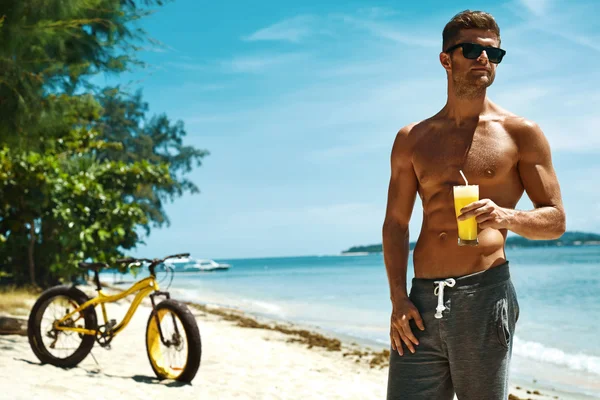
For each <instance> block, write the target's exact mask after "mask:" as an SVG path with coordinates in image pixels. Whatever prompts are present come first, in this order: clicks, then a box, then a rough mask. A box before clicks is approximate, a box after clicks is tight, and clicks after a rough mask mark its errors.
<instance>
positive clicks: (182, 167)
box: [97, 88, 209, 229]
mask: <svg viewBox="0 0 600 400" xmlns="http://www.w3.org/2000/svg"><path fill="white" fill-rule="evenodd" d="M98 99H99V101H100V104H101V105H102V107H103V109H104V112H103V115H102V118H101V119H100V122H99V124H98V126H97V128H98V131H99V132H100V135H101V136H100V137H101V138H102V139H104V140H106V141H109V142H117V143H122V144H123V148H122V149H118V150H117V149H113V148H106V149H103V150H102V151H100V152H99V153H98V159H99V160H113V161H122V162H125V163H132V162H138V161H142V160H145V161H147V162H149V163H150V164H152V165H162V164H166V165H168V166H169V172H170V175H171V177H172V180H171V181H169V182H164V184H163V185H155V186H152V187H150V186H143V187H139V188H138V189H137V190H136V191H135V192H132V193H124V195H127V196H133V198H134V199H135V201H136V202H138V203H139V204H141V205H142V207H143V209H144V210H145V212H146V215H147V216H148V219H149V221H151V222H152V223H153V225H154V226H161V225H163V224H164V223H167V224H168V222H169V220H168V217H167V215H166V213H165V210H164V207H163V206H164V203H165V202H166V201H173V200H175V199H176V198H177V197H179V196H181V195H182V194H183V193H185V192H189V193H192V194H195V193H199V189H198V187H197V186H196V184H194V182H192V181H191V180H189V179H187V178H186V174H187V173H189V172H190V171H191V170H192V169H193V168H194V167H200V166H201V165H202V159H203V158H204V157H205V156H207V155H208V154H209V152H208V151H207V150H202V149H196V148H194V147H192V146H186V145H184V144H183V138H184V137H185V135H186V131H185V129H184V125H183V122H181V121H177V122H175V123H173V122H171V120H169V118H168V117H167V115H165V114H160V115H158V116H153V117H152V118H148V117H147V116H146V113H147V112H148V103H146V102H144V101H143V100H142V94H141V91H138V92H137V93H136V94H135V95H128V94H127V93H123V92H120V91H119V89H118V88H107V89H105V90H104V91H102V93H101V94H100V95H99V96H98ZM146 228H147V229H149V228H150V227H149V226H146Z"/></svg>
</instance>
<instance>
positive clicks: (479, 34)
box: [441, 29, 500, 98]
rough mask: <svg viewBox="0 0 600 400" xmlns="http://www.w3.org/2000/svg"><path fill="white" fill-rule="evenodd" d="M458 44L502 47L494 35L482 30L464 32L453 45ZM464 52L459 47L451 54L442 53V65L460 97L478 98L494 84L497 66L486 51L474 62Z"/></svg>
mask: <svg viewBox="0 0 600 400" xmlns="http://www.w3.org/2000/svg"><path fill="white" fill-rule="evenodd" d="M458 43H476V44H480V45H482V46H492V47H499V46H500V41H499V39H498V37H497V36H496V35H495V34H494V33H492V32H490V31H487V30H482V29H464V30H462V31H461V32H460V36H459V38H458V39H457V40H456V41H455V42H454V43H452V44H451V45H454V44H458ZM462 51H463V50H462V48H460V47H459V48H457V49H455V50H453V51H452V52H451V53H450V54H446V53H442V55H441V57H442V64H443V65H444V68H445V69H446V70H447V71H448V74H449V75H448V76H449V78H450V79H452V82H453V87H454V90H455V92H456V94H457V95H458V96H459V97H467V98H468V97H477V96H479V95H481V94H482V93H484V92H485V89H486V88H487V87H488V86H490V85H491V84H492V83H493V82H494V78H495V77H496V67H497V64H494V63H491V62H490V60H489V59H488V56H487V53H486V52H485V51H483V52H482V53H481V54H480V55H479V57H478V58H477V59H474V60H470V59H467V58H465V57H464V56H463V54H462ZM444 57H448V58H447V60H446V62H444V60H443V58H444Z"/></svg>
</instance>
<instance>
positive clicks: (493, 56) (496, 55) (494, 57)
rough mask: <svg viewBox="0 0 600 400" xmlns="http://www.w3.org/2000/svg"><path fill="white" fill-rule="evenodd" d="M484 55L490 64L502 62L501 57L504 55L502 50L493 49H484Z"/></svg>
mask: <svg viewBox="0 0 600 400" xmlns="http://www.w3.org/2000/svg"><path fill="white" fill-rule="evenodd" d="M486 53H487V55H488V58H489V60H490V62H493V63H499V62H500V61H502V56H503V55H504V54H503V53H502V50H500V49H494V48H489V49H486Z"/></svg>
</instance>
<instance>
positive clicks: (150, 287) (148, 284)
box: [54, 276, 162, 336]
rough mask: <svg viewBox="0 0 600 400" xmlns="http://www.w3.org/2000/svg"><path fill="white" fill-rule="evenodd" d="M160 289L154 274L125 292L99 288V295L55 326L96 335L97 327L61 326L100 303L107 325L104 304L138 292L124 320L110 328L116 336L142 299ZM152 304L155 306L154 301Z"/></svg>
mask: <svg viewBox="0 0 600 400" xmlns="http://www.w3.org/2000/svg"><path fill="white" fill-rule="evenodd" d="M158 291H159V288H158V283H157V282H156V278H155V277H154V276H149V277H148V278H144V279H142V280H140V281H138V282H136V283H134V284H133V286H131V287H130V288H129V289H127V290H125V291H124V292H121V293H118V294H115V295H113V296H107V295H106V294H104V293H103V292H102V290H98V296H97V297H95V298H93V299H90V300H88V301H86V302H85V303H83V304H82V305H80V306H79V307H77V308H76V309H75V310H73V311H71V312H70V313H68V314H67V315H65V316H64V317H62V318H61V319H60V320H58V321H55V322H54V328H55V329H56V330H59V331H69V332H77V333H81V334H84V335H93V336H96V335H97V333H98V330H97V329H85V328H76V327H69V326H60V325H61V324H63V323H65V321H67V320H68V319H69V318H71V317H72V316H73V315H75V314H77V313H78V312H81V311H83V310H84V309H86V308H88V307H94V308H95V307H96V306H97V305H98V304H100V307H101V308H102V317H103V318H104V324H105V325H106V324H108V316H107V314H106V307H105V306H104V304H106V303H113V302H115V301H119V300H121V299H122V298H125V297H127V296H129V295H130V294H132V293H135V292H138V293H137V294H136V295H135V297H134V299H133V301H132V302H131V305H130V306H129V309H128V310H127V313H126V314H125V317H124V318H123V320H122V321H121V322H119V323H118V324H117V325H115V327H114V328H113V329H111V330H110V334H111V335H112V336H116V335H117V334H118V333H119V332H121V331H122V330H123V329H125V327H126V326H127V324H129V321H131V318H132V317H133V314H135V312H136V310H137V308H138V307H139V305H140V303H141V302H142V300H143V299H144V297H146V296H148V295H150V294H151V293H152V292H158ZM152 305H153V306H154V302H153V304H152ZM161 336H162V335H161Z"/></svg>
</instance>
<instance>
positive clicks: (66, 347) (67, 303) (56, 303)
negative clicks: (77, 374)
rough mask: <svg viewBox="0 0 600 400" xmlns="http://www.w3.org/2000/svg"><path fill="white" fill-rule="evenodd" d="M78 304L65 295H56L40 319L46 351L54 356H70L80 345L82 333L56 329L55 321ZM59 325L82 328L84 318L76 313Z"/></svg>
mask: <svg viewBox="0 0 600 400" xmlns="http://www.w3.org/2000/svg"><path fill="white" fill-rule="evenodd" d="M78 306H79V305H78V304H77V303H75V302H74V301H73V300H72V299H69V298H68V297H65V296H57V297H54V298H52V299H50V301H49V303H48V305H47V306H46V309H45V310H44V313H43V315H42V319H41V324H40V327H41V332H42V340H43V342H44V345H45V347H46V349H47V351H48V352H49V353H50V354H52V356H54V357H56V358H67V357H69V356H71V355H72V354H73V353H74V352H75V351H76V350H77V349H78V348H79V346H80V345H81V341H82V339H83V337H82V335H80V334H78V333H77V332H73V331H68V330H64V331H63V330H58V329H56V324H57V322H58V321H59V320H60V319H62V318H64V317H65V316H66V315H68V314H69V313H70V312H72V311H73V310H74V309H76V308H77V307H78ZM61 326H64V327H70V328H75V327H77V328H83V327H84V319H83V315H82V314H81V313H77V314H75V315H73V316H71V317H70V318H68V319H67V320H66V321H64V322H63V323H62V324H61Z"/></svg>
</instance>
